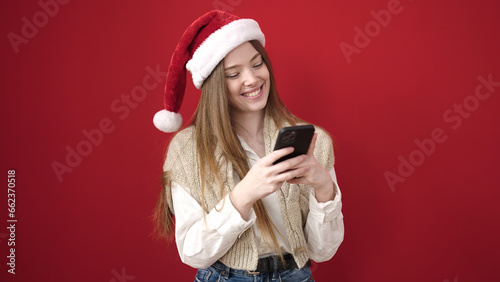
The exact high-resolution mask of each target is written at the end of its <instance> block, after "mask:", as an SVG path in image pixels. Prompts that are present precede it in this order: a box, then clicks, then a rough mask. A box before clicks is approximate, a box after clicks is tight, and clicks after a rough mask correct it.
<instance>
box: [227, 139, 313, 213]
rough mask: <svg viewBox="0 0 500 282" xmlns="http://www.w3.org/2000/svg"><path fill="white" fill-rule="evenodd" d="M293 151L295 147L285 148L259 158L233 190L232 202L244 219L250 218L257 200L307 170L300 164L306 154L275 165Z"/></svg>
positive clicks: (230, 195)
mask: <svg viewBox="0 0 500 282" xmlns="http://www.w3.org/2000/svg"><path fill="white" fill-rule="evenodd" d="M291 152H293V148H290V147H289V148H283V149H280V150H276V151H273V152H272V153H270V154H269V155H267V156H265V157H263V158H262V159H260V160H258V161H257V162H256V163H255V165H254V166H252V168H251V169H250V171H248V173H247V175H246V176H245V177H244V178H243V179H242V180H241V181H240V182H239V183H238V184H237V185H236V186H235V187H234V189H233V190H232V191H231V193H230V194H229V198H230V199H231V203H232V204H233V206H234V207H235V208H236V210H237V211H238V212H239V213H240V214H241V217H242V218H243V219H245V220H246V219H248V216H249V214H250V210H251V208H252V206H253V204H254V203H255V202H256V201H257V200H259V199H262V198H264V197H266V196H267V195H269V194H271V193H274V192H275V191H276V190H278V189H279V188H280V187H281V185H283V182H285V181H287V180H290V179H293V178H295V177H300V176H301V175H302V174H303V173H305V172H306V171H307V169H308V168H307V167H299V166H298V165H299V164H301V163H302V162H303V161H304V160H305V159H306V158H307V156H306V155H301V156H297V157H295V158H291V159H288V160H286V161H283V162H280V163H277V164H275V165H273V163H274V162H275V161H277V160H278V159H280V158H281V157H284V156H286V155H288V154H290V153H291Z"/></svg>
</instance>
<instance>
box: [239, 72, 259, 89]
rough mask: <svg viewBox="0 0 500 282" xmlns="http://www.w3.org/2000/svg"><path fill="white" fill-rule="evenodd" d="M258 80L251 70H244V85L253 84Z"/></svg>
mask: <svg viewBox="0 0 500 282" xmlns="http://www.w3.org/2000/svg"><path fill="white" fill-rule="evenodd" d="M257 81H258V78H257V75H256V74H255V73H254V71H253V70H249V71H246V72H245V77H244V82H243V83H244V84H245V85H246V86H254V85H255V84H256V83H257Z"/></svg>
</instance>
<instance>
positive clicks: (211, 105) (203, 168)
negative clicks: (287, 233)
mask: <svg viewBox="0 0 500 282" xmlns="http://www.w3.org/2000/svg"><path fill="white" fill-rule="evenodd" d="M250 43H251V44H252V46H253V47H254V48H255V49H256V50H257V52H259V53H260V55H261V56H262V60H263V61H264V63H265V64H266V66H267V68H268V70H269V76H270V82H271V85H270V91H269V98H268V101H267V104H266V108H265V111H266V115H267V116H268V117H269V118H271V119H272V120H273V122H274V123H275V124H276V127H278V128H279V127H281V126H282V125H284V124H286V123H288V124H291V125H295V124H297V123H299V122H301V120H300V119H299V118H297V117H295V116H294V115H293V114H292V113H291V112H290V111H289V110H288V109H287V108H286V107H285V105H284V104H283V102H282V101H281V99H280V97H279V95H278V91H277V89H276V83H275V79H274V72H273V69H272V66H271V62H270V60H269V57H268V55H267V52H266V50H265V49H264V47H263V46H262V45H261V44H260V42H259V41H257V40H253V41H250ZM191 125H194V127H195V140H196V150H197V156H198V161H199V164H200V165H199V168H200V177H201V193H202V198H204V193H205V186H206V185H205V184H206V183H205V182H206V179H208V178H211V177H208V176H215V181H216V183H218V184H219V187H220V189H221V192H222V193H221V194H222V195H224V191H223V189H224V183H223V182H222V179H221V176H220V171H219V169H218V162H217V160H216V159H215V158H214V155H215V150H216V148H217V147H219V148H220V149H221V150H222V156H223V157H224V158H225V159H226V160H227V161H229V162H230V163H231V164H232V165H233V167H234V169H235V171H236V172H237V173H238V176H239V177H240V179H243V178H244V177H245V175H246V174H247V173H248V171H249V170H250V167H249V163H248V158H247V156H246V153H245V151H244V150H243V147H242V146H241V144H240V142H239V139H238V137H237V135H236V133H235V131H234V130H233V126H234V125H233V124H232V122H231V109H230V105H229V101H228V98H227V90H226V83H225V75H224V66H223V62H220V63H219V64H218V65H217V67H216V68H215V69H214V71H213V72H212V73H211V75H210V76H209V77H208V78H207V79H206V80H205V82H204V84H203V86H202V94H201V98H200V102H199V103H198V107H197V109H196V111H195V113H194V115H193V118H192V120H191ZM162 179H163V184H164V187H169V186H170V185H169V184H170V179H169V173H168V172H164V173H163V177H162ZM165 185H166V186H165ZM167 190H170V189H165V188H163V189H162V192H161V194H160V198H159V199H158V202H157V205H156V208H155V213H154V219H155V223H156V226H155V227H156V228H155V230H156V231H157V234H158V235H159V236H160V237H165V238H171V237H172V234H173V231H174V227H173V226H174V222H173V219H172V212H171V211H170V210H169V208H168V205H167V193H170V191H167ZM253 208H254V211H255V213H256V215H257V224H258V227H259V229H260V231H261V234H262V236H263V239H264V241H265V242H266V243H267V244H268V245H269V246H270V247H272V248H273V249H275V251H277V252H279V253H280V255H281V256H282V253H281V250H280V248H279V246H278V241H277V239H276V236H275V234H274V231H273V228H274V229H276V227H275V226H274V224H273V223H272V221H271V219H270V218H269V216H268V214H267V212H266V209H265V207H264V204H263V202H262V200H258V201H257V202H255V204H254V205H253ZM205 212H206V211H205Z"/></svg>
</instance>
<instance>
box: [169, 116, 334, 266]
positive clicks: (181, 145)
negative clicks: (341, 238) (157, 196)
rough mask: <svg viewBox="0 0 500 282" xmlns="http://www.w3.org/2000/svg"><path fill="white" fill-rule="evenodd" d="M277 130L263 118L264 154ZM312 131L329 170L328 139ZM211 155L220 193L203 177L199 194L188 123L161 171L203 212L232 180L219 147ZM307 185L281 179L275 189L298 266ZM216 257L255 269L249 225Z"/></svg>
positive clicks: (303, 248) (303, 252)
mask: <svg viewBox="0 0 500 282" xmlns="http://www.w3.org/2000/svg"><path fill="white" fill-rule="evenodd" d="M278 131H279V130H278V128H276V126H275V125H274V122H273V121H272V120H270V119H268V118H266V119H265V122H264V143H265V148H266V154H269V153H270V152H272V150H273V147H274V143H275V141H276V138H277V136H278ZM316 132H317V133H318V139H317V141H316V148H315V151H314V154H315V157H316V158H317V160H318V162H319V163H320V164H321V165H323V167H325V169H327V170H330V169H331V168H332V167H333V163H334V157H333V148H332V141H331V139H330V137H329V136H328V134H327V133H326V132H325V131H323V130H322V129H321V128H318V127H316ZM215 158H216V159H217V160H218V163H219V165H220V168H221V170H220V171H221V177H222V180H223V182H224V191H223V193H224V194H223V193H221V189H220V187H218V185H217V184H216V183H215V181H214V179H207V184H206V187H205V193H204V194H205V195H204V196H205V197H204V199H202V197H201V183H200V176H199V169H198V163H197V155H196V145H195V139H194V127H192V126H191V127H188V128H186V129H184V130H182V131H180V132H179V133H177V134H176V136H175V137H174V138H173V139H172V141H171V142H170V145H169V149H168V153H167V158H166V162H165V165H164V168H163V169H164V171H169V172H170V175H171V180H172V181H175V182H177V183H179V184H180V185H181V186H183V187H187V188H189V189H190V191H191V194H192V196H193V197H194V199H196V201H197V202H198V203H199V204H200V206H203V207H204V209H205V211H206V212H210V211H211V210H212V209H213V208H214V207H215V206H216V205H217V204H218V203H219V202H220V200H221V199H222V198H223V197H224V196H225V195H226V194H227V193H229V192H230V191H231V190H232V189H233V187H234V186H235V184H236V183H233V172H234V171H233V167H232V165H231V164H230V163H228V162H227V161H226V160H225V159H224V158H223V157H222V156H221V154H220V151H219V150H216V155H215ZM165 189H167V195H169V199H168V202H169V206H170V209H171V210H172V211H173V209H172V199H171V197H170V194H171V193H170V191H169V189H170V187H169V185H168V184H167V187H165ZM310 189H311V188H310V187H309V186H306V185H296V184H288V183H286V182H285V183H284V184H283V186H282V187H281V188H280V190H278V191H277V196H278V199H279V203H280V210H281V213H282V216H283V223H284V225H285V229H286V234H287V237H288V241H289V243H290V247H291V250H293V256H294V259H295V262H296V263H297V265H298V266H299V267H303V266H304V265H305V264H306V262H307V260H308V259H309V255H308V251H307V243H306V239H305V236H304V229H303V228H304V226H305V223H306V219H307V214H308V213H309V193H310ZM219 261H220V262H222V263H223V264H225V265H227V266H229V267H231V268H236V269H246V270H255V269H256V268H257V261H258V252H257V245H256V240H255V234H254V231H253V228H249V229H248V230H246V231H245V232H244V233H243V234H242V235H240V237H239V238H238V239H236V241H235V242H234V244H233V246H232V247H231V248H230V249H229V251H228V252H227V253H226V254H225V255H224V256H222V257H221V258H220V259H219Z"/></svg>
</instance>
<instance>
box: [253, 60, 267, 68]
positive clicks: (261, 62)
mask: <svg viewBox="0 0 500 282" xmlns="http://www.w3.org/2000/svg"><path fill="white" fill-rule="evenodd" d="M262 64H264V61H260V62H259V63H257V64H255V65H254V66H253V67H254V68H260V67H261V66H262Z"/></svg>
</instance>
